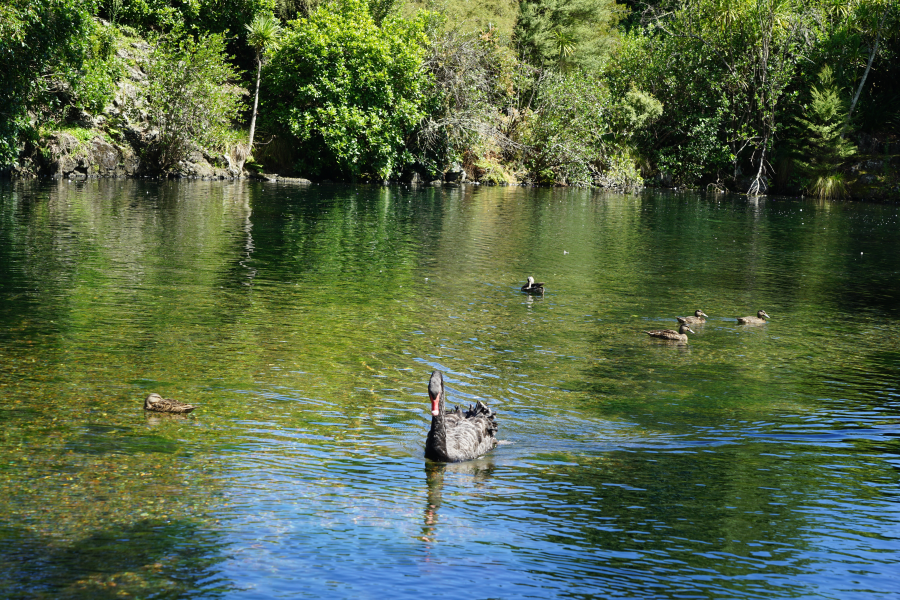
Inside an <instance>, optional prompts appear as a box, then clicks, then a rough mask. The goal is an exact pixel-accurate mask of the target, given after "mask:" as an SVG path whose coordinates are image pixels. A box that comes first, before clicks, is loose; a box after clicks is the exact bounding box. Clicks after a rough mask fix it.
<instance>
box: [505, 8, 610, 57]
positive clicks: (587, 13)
mask: <svg viewBox="0 0 900 600" xmlns="http://www.w3.org/2000/svg"><path fill="white" fill-rule="evenodd" d="M623 15H624V11H623V10H622V7H621V6H619V5H618V4H616V2H615V0H522V2H521V15H520V17H519V20H518V23H517V24H516V31H515V36H516V40H517V41H518V43H519V45H520V47H521V49H522V52H523V54H524V56H525V57H526V58H527V59H529V60H530V61H532V62H533V63H534V64H536V65H557V66H559V67H561V68H563V69H567V68H570V67H572V66H578V67H581V68H582V69H585V70H587V71H589V72H595V71H596V70H597V69H599V68H600V66H601V65H602V63H603V60H604V59H605V57H606V55H607V54H609V52H610V51H611V50H612V48H613V46H614V41H615V39H616V37H617V32H616V29H615V27H616V24H617V23H618V22H619V19H620V18H621V17H622V16H623Z"/></svg>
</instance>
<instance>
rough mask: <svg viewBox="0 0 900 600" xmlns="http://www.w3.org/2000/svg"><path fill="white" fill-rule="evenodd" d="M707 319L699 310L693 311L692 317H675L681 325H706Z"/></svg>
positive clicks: (706, 315)
mask: <svg viewBox="0 0 900 600" xmlns="http://www.w3.org/2000/svg"><path fill="white" fill-rule="evenodd" d="M707 317H709V315H708V314H706V313H705V312H703V311H702V310H700V309H699V308H698V309H697V310H695V311H694V316H693V317H675V318H676V319H678V322H679V323H681V324H682V325H703V324H704V323H706V319H707Z"/></svg>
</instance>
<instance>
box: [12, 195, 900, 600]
mask: <svg viewBox="0 0 900 600" xmlns="http://www.w3.org/2000/svg"><path fill="white" fill-rule="evenodd" d="M0 195H2V204H0V225H2V227H0V281H2V284H0V293H2V298H3V301H2V304H0V423H2V426H0V515H2V516H0V549H2V551H0V595H3V596H5V597H7V596H8V597H22V598H26V597H28V598H31V597H47V598H57V597H100V598H102V597H128V596H131V597H173V598H174V597H190V596H198V597H218V596H222V597H229V598H232V597H233V598H239V597H248V598H250V597H272V596H275V595H278V594H288V595H290V594H293V595H306V596H311V597H315V596H319V597H321V596H325V595H328V596H332V597H334V596H339V597H350V596H353V597H359V596H363V597H379V596H383V595H384V594H388V593H390V594H393V596H410V597H422V596H430V595H449V596H454V595H459V596H466V592H465V590H467V589H469V588H468V587H467V586H471V585H474V584H475V582H481V585H483V588H482V589H484V593H485V595H486V596H494V597H554V596H559V597H589V596H598V597H608V596H611V595H616V594H619V595H626V596H629V597H654V596H657V597H658V596H665V597H670V596H678V595H693V596H700V597H721V596H723V595H724V596H748V597H755V596H765V597H773V596H777V597H802V596H811V595H822V596H826V597H852V596H859V597H865V596H866V594H869V595H871V594H880V595H882V596H886V595H891V594H894V593H895V592H894V591H893V590H896V589H900V585H896V584H897V583H898V582H897V575H896V574H895V573H894V570H893V567H892V561H893V559H892V558H891V557H892V556H895V555H896V552H897V551H898V550H900V540H898V536H897V533H896V532H897V531H898V529H897V525H898V520H900V517H898V515H900V511H898V508H900V503H898V498H897V492H896V486H897V481H898V474H897V467H898V465H900V461H898V458H897V454H898V452H900V447H898V446H897V439H898V438H897V436H898V432H900V428H898V422H900V421H898V412H900V399H898V398H900V397H898V391H897V390H898V375H900V342H898V335H897V332H898V322H900V277H898V275H900V247H898V246H900V242H898V235H897V234H898V229H900V217H898V208H897V207H896V206H890V205H863V204H816V203H813V202H804V201H799V200H788V199H761V200H758V201H749V200H747V199H746V198H741V197H731V196H727V197H723V196H701V195H695V194H679V193H667V194H655V193H649V192H648V193H643V194H630V195H615V194H598V193H595V192H590V191H582V190H525V189H518V188H485V189H478V188H472V187H468V188H461V189H444V190H442V189H433V188H428V189H425V190H415V189H408V188H396V187H395V188H378V187H349V186H348V187H344V186H312V187H290V186H276V185H262V184H247V183H230V182H229V183H220V182H195V183H188V184H184V183H173V182H163V183H160V182H141V181H112V182H110V181H95V182H86V183H68V182H61V183H58V182H54V183H50V184H47V183H27V182H26V183H14V184H11V183H9V182H5V183H2V184H0ZM527 275H534V276H535V277H536V278H537V279H538V280H540V281H545V282H546V285H547V293H546V294H545V296H544V297H536V298H535V297H530V296H525V295H523V294H521V293H520V292H519V291H518V288H519V286H521V285H522V283H524V280H525V277H526V276H527ZM696 308H701V309H703V310H704V311H705V312H706V313H707V314H709V315H710V319H709V320H708V322H707V323H706V324H705V325H702V326H699V327H697V328H696V330H697V334H696V335H694V336H692V337H691V339H690V343H689V344H688V345H686V346H684V345H682V346H672V345H667V344H663V343H659V342H655V341H652V340H649V339H647V336H645V335H643V334H641V333H640V332H641V331H642V330H644V329H649V328H662V327H673V326H674V325H675V324H676V323H675V320H674V317H675V316H676V315H687V314H691V313H692V312H693V311H694V310H695V309H696ZM760 308H763V309H765V310H766V311H767V312H768V313H769V314H770V315H772V320H771V322H770V323H769V324H768V325H765V326H760V327H750V326H738V325H737V323H736V321H735V317H737V316H744V315H750V314H755V313H756V311H757V310H758V309H760ZM432 368H441V369H443V370H445V372H446V373H447V377H448V382H449V385H450V394H451V398H450V400H451V401H458V402H472V401H474V399H476V398H478V399H484V400H486V401H487V402H488V404H490V405H491V406H492V407H494V408H495V409H496V410H498V412H499V414H500V416H501V418H500V423H501V439H502V441H503V443H501V445H500V447H499V448H497V449H496V450H495V451H494V452H493V453H492V454H491V455H490V456H488V457H485V458H484V459H481V460H480V461H476V462H474V463H471V464H467V465H450V466H443V465H431V464H425V463H424V460H423V459H422V458H421V455H422V443H423V440H424V435H425V431H426V430H427V423H428V421H427V418H428V413H427V406H426V402H425V394H424V390H425V381H426V380H427V376H428V373H429V372H430V370H431V369H432ZM149 391H158V392H160V393H162V394H164V395H166V396H171V397H174V398H178V399H181V400H185V401H189V402H191V403H194V404H198V405H200V408H199V409H198V410H197V411H196V412H195V413H193V414H192V415H190V416H188V417H186V418H185V417H181V418H166V417H165V416H162V417H160V416H150V417H148V416H145V415H144V414H143V410H142V408H141V406H142V399H143V397H144V396H145V395H146V394H147V393H148V392H149ZM361 569H365V570H366V572H367V573H369V575H368V576H367V577H364V578H361V576H360V570H361ZM485 577H489V579H487V580H485V579H484V578H485ZM485 581H487V583H485Z"/></svg>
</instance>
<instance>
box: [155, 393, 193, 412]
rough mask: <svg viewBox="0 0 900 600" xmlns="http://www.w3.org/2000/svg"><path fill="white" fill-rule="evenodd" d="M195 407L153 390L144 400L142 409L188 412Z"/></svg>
mask: <svg viewBox="0 0 900 600" xmlns="http://www.w3.org/2000/svg"><path fill="white" fill-rule="evenodd" d="M195 408H197V407H196V406H194V405H193V404H185V403H184V402H179V401H178V400H172V399H171V398H163V397H162V396H160V395H159V394H157V393H156V392H153V393H152V394H150V395H149V396H147V399H146V400H144V410H150V411H153V412H161V413H177V414H183V413H189V412H191V411H192V410H194V409H195Z"/></svg>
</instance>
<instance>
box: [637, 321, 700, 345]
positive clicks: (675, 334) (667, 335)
mask: <svg viewBox="0 0 900 600" xmlns="http://www.w3.org/2000/svg"><path fill="white" fill-rule="evenodd" d="M688 331H690V332H691V333H695V331H694V330H693V329H691V328H690V327H689V326H688V325H687V324H686V323H682V324H681V327H679V328H678V331H675V330H674V329H653V330H651V331H645V332H644V333H646V334H647V335H649V336H650V337H655V338H659V339H661V340H668V341H670V342H681V343H682V344H687V341H688V337H687V332H688Z"/></svg>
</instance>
